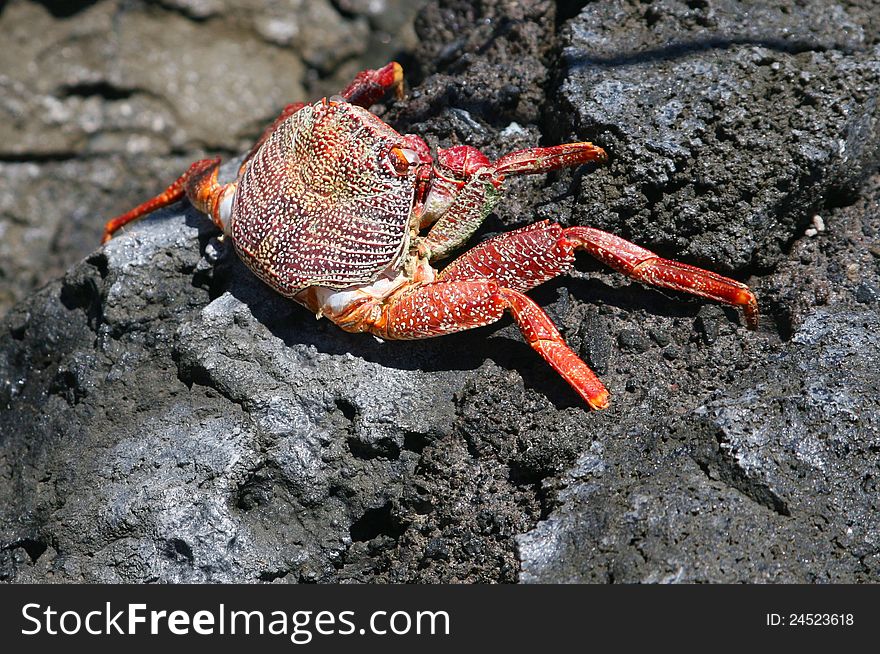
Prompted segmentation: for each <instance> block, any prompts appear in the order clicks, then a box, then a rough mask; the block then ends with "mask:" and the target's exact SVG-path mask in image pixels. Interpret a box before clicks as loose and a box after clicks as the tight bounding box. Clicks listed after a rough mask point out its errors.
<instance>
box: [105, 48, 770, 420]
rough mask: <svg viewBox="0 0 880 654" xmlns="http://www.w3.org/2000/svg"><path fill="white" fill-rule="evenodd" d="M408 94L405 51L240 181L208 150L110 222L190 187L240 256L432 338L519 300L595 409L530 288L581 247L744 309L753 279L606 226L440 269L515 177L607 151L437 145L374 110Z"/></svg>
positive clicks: (546, 225) (385, 327)
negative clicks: (230, 178) (222, 170)
mask: <svg viewBox="0 0 880 654" xmlns="http://www.w3.org/2000/svg"><path fill="white" fill-rule="evenodd" d="M391 93H394V94H395V95H396V96H397V98H398V99H402V98H403V70H402V68H401V67H400V65H399V64H397V63H396V62H391V63H389V64H388V65H386V66H384V67H382V68H379V69H376V70H365V71H362V72H360V73H359V74H358V75H357V76H356V77H355V79H354V80H353V81H352V83H351V84H350V85H349V86H348V87H347V88H346V89H345V90H344V91H342V93H341V94H340V95H338V96H333V97H331V98H329V99H327V98H324V99H322V100H320V101H318V102H315V103H314V104H305V103H295V104H290V105H288V106H287V107H285V108H284V110H283V111H282V113H281V115H280V116H279V117H278V118H277V119H276V120H275V121H274V122H273V123H272V124H271V125H270V126H269V127H268V128H267V129H266V130H265V131H264V132H263V134H262V136H261V137H260V138H259V140H258V141H257V143H256V145H255V146H254V147H253V149H252V150H251V151H250V152H249V153H248V155H247V156H246V157H245V159H244V161H243V163H242V164H241V167H240V169H239V173H238V177H237V179H236V180H235V181H234V182H231V183H227V184H221V183H219V182H218V170H219V167H220V160H219V159H203V160H201V161H197V162H195V163H193V164H192V165H191V166H190V168H189V169H188V170H187V171H186V172H185V173H184V174H183V175H181V176H180V177H179V178H178V179H177V180H176V181H174V182H173V183H172V184H171V185H170V186H168V187H167V188H166V189H165V190H164V191H163V192H162V193H160V194H159V195H157V196H156V197H154V198H152V199H151V200H148V201H146V202H144V203H143V204H140V205H139V206H137V207H135V208H134V209H132V210H131V211H129V212H127V213H125V214H123V215H121V216H118V217H116V218H114V219H112V220H110V221H109V222H108V223H107V224H106V227H105V231H104V241H105V242H106V241H107V240H108V239H109V238H111V237H112V235H113V234H114V233H115V232H116V231H117V230H118V229H119V228H121V227H122V226H123V225H126V224H127V223H129V222H131V221H132V220H135V219H137V218H139V217H141V216H144V215H146V214H148V213H150V212H152V211H154V210H155V209H158V208H160V207H163V206H166V205H169V204H171V203H173V202H176V201H178V200H180V199H182V198H183V197H184V196H186V197H187V198H188V199H189V201H190V202H191V203H192V204H193V205H194V206H195V207H196V208H197V209H198V210H199V211H202V212H204V213H205V214H207V215H209V216H210V217H211V219H212V220H213V222H214V223H215V224H216V225H217V227H218V228H220V230H222V232H223V234H224V237H225V238H228V239H230V240H231V241H232V243H233V245H234V247H235V250H236V251H237V253H238V255H239V257H240V258H241V260H242V261H243V262H244V263H245V264H246V265H247V266H248V268H250V270H252V271H253V272H254V274H256V275H257V277H259V278H260V279H262V280H263V281H264V282H265V283H266V284H268V285H269V286H270V287H271V288H273V289H274V290H275V291H277V292H278V293H280V294H281V295H284V296H286V297H288V298H292V299H293V300H295V301H296V302H299V303H300V304H302V305H304V306H306V307H307V308H308V309H309V310H310V311H312V312H313V313H314V314H315V315H316V316H317V317H318V318H320V317H322V316H323V317H326V318H328V319H330V320H331V321H333V322H334V323H336V324H337V325H338V326H339V327H341V328H342V329H344V330H346V331H349V332H368V333H370V334H373V335H374V336H377V337H379V338H380V339H385V340H400V339H422V338H430V337H434V336H442V335H444V334H451V333H454V332H459V331H462V330H466V329H472V328H475V327H481V326H484V325H488V324H491V323H494V322H495V321H497V320H499V319H500V318H501V317H502V316H503V315H504V314H505V313H506V312H510V313H511V314H512V316H513V319H514V321H515V322H516V324H517V325H518V327H519V329H520V330H521V332H522V335H523V337H524V338H525V340H526V342H527V343H528V344H529V345H530V346H531V347H532V348H533V349H534V350H535V351H537V352H538V354H539V355H540V356H542V357H543V358H544V359H545V360H546V361H547V363H549V364H550V366H551V367H552V368H553V369H554V370H555V371H556V372H557V373H559V374H560V375H561V376H562V377H563V378H564V379H565V380H566V381H567V382H568V383H569V384H570V385H571V387H572V388H573V389H574V390H575V391H576V392H577V393H578V394H579V395H580V396H581V397H582V398H583V399H584V401H585V402H586V403H587V405H589V406H590V407H592V408H593V409H604V408H605V407H607V406H608V404H609V393H608V391H607V390H606V389H605V387H604V386H603V385H602V382H601V381H600V380H599V379H598V377H597V376H596V375H595V373H594V372H593V371H592V370H591V369H590V368H589V366H588V365H587V364H586V363H585V362H584V361H582V360H581V359H580V358H579V357H578V356H577V355H576V354H575V353H574V352H573V351H572V350H571V348H569V347H568V345H566V343H565V341H564V340H563V339H562V336H561V335H560V333H559V331H558V330H557V329H556V327H555V326H554V325H553V323H552V321H551V320H550V318H549V317H548V316H547V314H546V313H545V312H544V311H543V310H542V309H541V308H540V306H538V305H537V304H536V303H535V302H534V301H533V300H531V299H530V298H529V297H528V296H527V295H525V293H526V292H527V291H529V290H530V289H532V288H534V287H536V286H538V285H539V284H541V283H543V282H545V281H547V280H549V279H551V278H553V277H556V276H558V275H561V274H563V273H565V272H567V271H568V270H569V269H570V268H571V267H572V265H573V263H574V258H575V251H578V250H583V251H585V252H586V253H588V254H590V255H592V256H593V257H595V258H597V259H598V260H599V261H601V262H603V263H604V264H607V265H608V266H610V267H611V268H613V269H615V270H617V271H619V272H621V273H623V274H624V275H627V276H629V277H631V278H633V279H635V280H638V281H639V282H643V283H646V284H652V285H655V286H660V287H664V288H669V289H674V290H677V291H684V292H687V293H691V294H694V295H698V296H700V297H703V298H708V299H711V300H715V301H718V302H722V303H726V304H729V305H732V306H736V307H740V308H742V310H743V312H744V316H745V320H746V324H747V326H748V327H750V328H752V329H754V328H755V327H756V326H757V323H758V304H757V300H756V298H755V295H754V294H753V293H752V291H751V290H749V288H748V286H746V285H745V284H742V283H740V282H738V281H736V280H733V279H729V278H727V277H723V276H721V275H718V274H716V273H713V272H710V271H708V270H703V269H701V268H696V267H694V266H690V265H687V264H684V263H679V262H677V261H671V260H668V259H664V258H662V257H660V256H658V255H657V254H655V253H653V252H651V251H650V250H647V249H645V248H643V247H640V246H638V245H636V244H634V243H631V242H629V241H626V240H624V239H622V238H620V237H618V236H615V235H613V234H610V233H607V232H604V231H600V230H598V229H594V228H592V227H562V226H560V225H558V224H555V223H552V222H549V221H542V222H538V223H535V224H532V225H529V226H527V227H523V228H521V229H517V230H515V231H511V232H508V233H504V234H501V235H499V236H496V237H494V238H491V239H489V240H487V241H484V242H483V243H481V244H479V245H477V246H476V247H474V248H472V249H470V250H468V251H467V252H465V253H464V254H462V255H461V256H459V257H458V258H456V259H454V260H453V261H452V262H451V263H449V264H448V265H446V266H445V267H442V268H440V269H438V268H437V267H435V264H437V262H440V261H442V260H443V259H446V258H447V257H448V256H449V255H450V254H451V253H453V252H454V251H455V250H457V249H458V248H460V247H461V246H463V245H464V244H465V243H466V242H467V241H468V240H469V239H470V237H471V236H472V235H473V234H474V232H475V231H476V230H477V229H478V227H479V226H480V224H481V223H482V222H483V220H484V219H485V218H486V216H487V215H488V214H489V212H490V211H491V210H492V208H493V207H494V206H495V204H496V203H497V202H498V201H499V200H500V199H501V196H502V191H503V185H504V181H505V179H506V178H507V177H509V176H511V175H523V174H535V173H546V172H548V171H552V170H556V169H559V168H563V167H569V166H578V165H581V164H585V163H587V162H603V161H605V160H606V153H605V151H604V150H603V149H602V148H601V147H599V146H596V145H593V144H592V143H588V142H577V143H566V144H562V145H555V146H552V147H534V148H528V149H524V150H517V151H515V152H511V153H509V154H506V155H504V156H502V157H501V158H499V159H496V160H495V161H490V160H489V158H488V157H486V156H485V155H484V154H483V153H482V152H480V151H479V150H478V149H476V148H474V147H471V146H468V145H459V146H454V147H450V148H447V149H439V150H438V151H437V155H436V158H435V157H433V156H432V155H431V150H430V148H429V147H428V145H427V143H426V142H425V141H424V140H423V139H422V138H421V137H419V136H415V135H412V134H406V135H401V134H399V133H398V132H396V131H395V130H394V129H393V128H392V127H390V126H389V125H387V124H386V123H384V122H383V121H382V120H381V119H379V118H378V117H377V116H375V115H374V114H372V113H370V111H369V109H370V107H371V106H372V105H373V104H375V103H377V102H378V101H380V100H382V99H383V98H384V97H385V96H386V95H389V94H391Z"/></svg>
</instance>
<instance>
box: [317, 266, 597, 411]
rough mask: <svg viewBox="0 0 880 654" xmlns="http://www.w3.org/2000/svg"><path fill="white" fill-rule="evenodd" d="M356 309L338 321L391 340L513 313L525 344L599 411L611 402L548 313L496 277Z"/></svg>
mask: <svg viewBox="0 0 880 654" xmlns="http://www.w3.org/2000/svg"><path fill="white" fill-rule="evenodd" d="M380 307H381V313H380V314H379V315H378V316H375V315H374V314H373V311H374V309H375V307H374V306H370V305H362V306H360V307H357V306H356V307H353V309H352V311H351V315H348V316H347V315H345V314H343V315H342V316H336V317H334V322H336V323H337V324H339V325H340V326H341V327H343V328H344V329H348V330H350V331H370V332H372V333H373V334H376V335H377V336H381V337H382V338H385V339H389V340H410V339H420V338H430V337H432V336H442V335H444V334H452V333H454V332H458V331H462V330H465V329H472V328H474V327H482V326H484V325H489V324H491V323H493V322H495V321H497V320H498V319H500V318H501V317H502V316H503V315H504V312H505V310H507V311H510V312H511V314H512V315H513V318H514V320H515V321H516V324H517V325H518V326H519V328H520V331H522V334H523V336H524V337H525V339H526V342H527V343H528V344H529V345H530V346H531V347H532V348H533V349H534V350H535V351H536V352H538V354H540V355H541V356H542V357H543V358H544V360H545V361H547V363H549V364H550V365H551V366H552V367H553V369H554V370H556V372H558V373H559V374H560V375H561V376H562V377H563V378H564V379H565V380H566V381H567V382H568V383H569V384H570V385H571V387H572V388H574V390H575V391H577V392H578V394H579V395H580V396H581V397H582V398H584V400H585V401H586V402H587V404H589V405H590V406H591V407H592V408H594V409H604V408H605V407H606V406H608V391H607V390H605V387H604V386H603V385H602V382H601V381H599V378H598V377H596V374H595V373H594V372H593V371H592V370H590V368H589V366H587V364H586V363H584V362H583V361H581V359H580V358H578V356H577V355H576V354H575V353H574V352H573V351H572V350H571V348H569V347H568V345H566V344H565V341H563V340H562V336H561V335H560V334H559V331H558V330H557V329H556V327H554V325H553V323H552V322H551V321H550V318H549V317H548V316H547V314H546V313H544V311H543V310H542V309H541V307H539V306H538V305H537V304H535V303H534V302H533V301H532V300H531V299H529V298H528V297H526V296H525V295H523V294H522V293H519V292H517V291H515V290H513V289H509V288H503V287H501V286H499V285H498V283H497V282H495V281H492V280H461V281H452V282H439V283H432V284H426V285H424V286H418V287H415V288H413V289H412V290H410V291H408V292H407V291H405V292H404V294H402V295H397V296H392V297H391V298H389V299H388V300H387V301H386V302H385V303H384V304H382V305H380Z"/></svg>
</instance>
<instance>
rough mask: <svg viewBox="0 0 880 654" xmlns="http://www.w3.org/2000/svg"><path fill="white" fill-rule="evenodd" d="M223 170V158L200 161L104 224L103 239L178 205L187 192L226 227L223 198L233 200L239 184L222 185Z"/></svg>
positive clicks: (108, 238) (215, 219)
mask: <svg viewBox="0 0 880 654" xmlns="http://www.w3.org/2000/svg"><path fill="white" fill-rule="evenodd" d="M219 169H220V159H219V158H217V159H201V160H200V161H196V162H195V163H194V164H192V165H191V166H190V167H189V169H188V170H187V171H186V172H185V173H183V175H181V176H180V177H178V178H177V179H176V180H174V182H172V183H171V185H170V186H169V187H168V188H166V189H165V190H164V191H162V192H161V193H160V194H159V195H157V196H156V197H154V198H152V199H150V200H147V201H146V202H143V203H141V204H139V205H138V206H136V207H135V208H134V209H132V210H131V211H128V212H126V213H124V214H122V215H121V216H117V217H116V218H113V219H112V220H109V221H108V222H107V224H106V225H104V237H103V238H102V239H101V242H102V243H106V242H107V241H109V240H110V239H111V238H112V237H113V234H114V233H115V232H116V231H117V230H119V229H120V228H121V227H123V226H125V225H127V224H128V223H130V222H132V221H133V220H137V219H138V218H140V217H141V216H145V215H147V214H148V213H151V212H153V211H155V210H156V209H161V208H162V207H167V206H168V205H169V204H174V203H175V202H177V201H178V200H180V199H182V198H183V196H184V195H186V196H188V197H189V199H190V201H191V202H192V204H193V206H194V207H195V208H196V209H198V210H199V211H201V212H202V213H206V214H208V215H209V216H211V219H212V220H213V221H214V223H215V224H216V225H217V226H218V227H219V228H220V229H223V223H224V220H223V217H222V215H221V214H222V211H221V209H222V208H223V207H222V205H223V201H224V200H228V199H231V197H232V193H233V192H234V191H235V184H218V183H217V172H218V171H219Z"/></svg>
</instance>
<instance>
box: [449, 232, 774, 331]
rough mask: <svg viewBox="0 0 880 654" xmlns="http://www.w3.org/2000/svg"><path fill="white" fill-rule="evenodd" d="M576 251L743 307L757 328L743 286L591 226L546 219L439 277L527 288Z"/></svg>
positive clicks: (651, 280) (472, 253)
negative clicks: (495, 281) (557, 222)
mask: <svg viewBox="0 0 880 654" xmlns="http://www.w3.org/2000/svg"><path fill="white" fill-rule="evenodd" d="M575 250H584V251H586V252H587V253H588V254H590V255H592V256H594V257H596V258H597V259H598V260H599V261H601V262H603V263H605V264H606V265H608V266H610V267H611V268H614V269H615V270H617V271H619V272H622V273H623V274H625V275H627V276H629V277H632V278H633V279H636V280H638V281H640V282H643V283H645V284H652V285H654V286H660V287H663V288H670V289H673V290H676V291H684V292H686V293H691V294H693V295H698V296H700V297H705V298H709V299H711V300H716V301H718V302H723V303H724V304H729V305H732V306H737V307H741V308H742V310H743V313H744V314H745V319H746V325H747V326H748V327H749V328H750V329H755V328H756V327H757V326H758V301H757V300H756V299H755V295H754V293H752V291H751V290H749V287H748V286H746V285H745V284H743V283H741V282H738V281H736V280H734V279H730V278H728V277H723V276H722V275H718V274H717V273H713V272H711V271H708V270H703V269H702V268H697V267H695V266H690V265H688V264H684V263H679V262H678V261H671V260H669V259H664V258H662V257H659V256H658V255H656V254H655V253H653V252H651V251H650V250H647V249H645V248H643V247H640V246H638V245H636V244H635V243H631V242H629V241H627V240H625V239H622V238H620V237H619V236H615V235H613V234H609V233H608V232H603V231H601V230H598V229H594V228H592V227H569V228H562V227H560V226H559V225H556V224H554V223H550V222H547V221H543V222H540V223H536V224H534V225H530V226H528V227H524V228H523V229H519V230H516V231H513V232H508V233H506V234H502V235H500V236H497V237H495V238H493V239H490V240H488V241H486V242H485V243H483V244H481V245H479V246H477V247H475V248H473V249H472V250H469V251H468V252H466V253H464V254H463V255H462V256H460V257H459V258H458V259H456V260H455V261H453V262H452V263H451V264H449V265H448V266H447V267H446V268H445V269H444V270H443V272H441V273H440V276H439V278H438V279H439V280H443V281H451V280H458V279H479V278H482V279H495V280H497V281H498V283H499V284H501V285H503V286H506V287H508V288H512V289H515V290H517V291H526V290H528V289H530V288H534V287H535V286H537V285H538V284H541V283H542V282H545V281H547V280H548V279H551V278H553V277H555V276H557V275H560V274H562V273H564V272H566V271H567V270H569V269H570V268H571V266H572V263H573V262H574V252H575Z"/></svg>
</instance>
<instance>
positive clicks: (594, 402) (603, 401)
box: [587, 391, 611, 411]
mask: <svg viewBox="0 0 880 654" xmlns="http://www.w3.org/2000/svg"><path fill="white" fill-rule="evenodd" d="M587 404H589V405H590V408H591V409H594V410H595V411H602V410H603V409H607V408H608V405H609V404H611V394H610V393H609V392H608V391H605V392H604V393H599V394H598V395H594V396H593V397H591V398H590V399H588V400H587Z"/></svg>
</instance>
